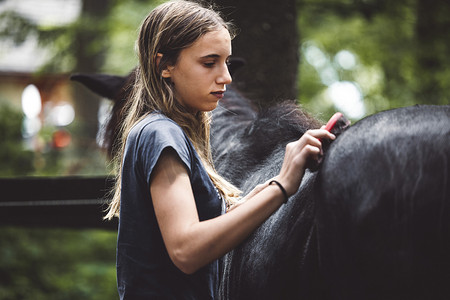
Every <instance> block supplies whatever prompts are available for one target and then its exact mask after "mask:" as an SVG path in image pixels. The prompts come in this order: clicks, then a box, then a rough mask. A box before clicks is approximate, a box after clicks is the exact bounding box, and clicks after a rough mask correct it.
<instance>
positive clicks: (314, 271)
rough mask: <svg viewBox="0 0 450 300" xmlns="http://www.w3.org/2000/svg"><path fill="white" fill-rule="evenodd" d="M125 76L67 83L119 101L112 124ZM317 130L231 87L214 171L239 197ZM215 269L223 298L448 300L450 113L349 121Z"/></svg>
mask: <svg viewBox="0 0 450 300" xmlns="http://www.w3.org/2000/svg"><path fill="white" fill-rule="evenodd" d="M132 77H133V73H130V75H129V76H127V77H117V76H104V75H102V76H100V77H99V76H97V75H78V76H75V77H74V80H78V81H80V82H82V83H83V84H85V85H86V86H88V87H89V88H90V89H91V90H93V91H94V92H96V93H99V94H101V95H103V96H106V97H108V98H111V99H116V105H115V109H114V110H113V119H114V118H120V112H121V106H122V104H120V103H123V101H126V99H127V93H128V91H129V85H128V84H125V83H126V82H127V80H128V82H131V81H132ZM111 79H113V81H114V82H113V83H112V81H111ZM130 80H131V81H130ZM111 83H112V84H111ZM102 90H103V91H107V93H105V92H102ZM110 124H111V122H110ZM320 125H321V124H320V122H318V121H317V120H315V119H314V118H312V117H310V116H309V115H308V114H306V113H305V112H303V111H302V110H300V109H299V108H298V106H297V105H296V104H295V103H294V102H292V101H286V102H284V103H282V104H279V105H276V106H274V107H271V108H269V109H266V110H264V111H259V110H258V109H256V108H255V107H254V106H253V105H252V102H251V101H249V100H248V99H246V98H245V97H243V96H242V95H241V94H240V93H239V92H238V91H236V90H234V89H232V88H231V90H230V89H229V91H228V92H227V94H226V97H225V98H224V99H223V100H222V101H221V104H220V106H219V107H218V108H217V109H216V110H215V111H214V113H213V123H212V130H211V144H212V148H213V157H214V159H215V163H216V168H217V170H218V172H219V173H221V174H222V175H223V176H224V177H226V178H227V179H229V180H230V181H232V182H233V183H234V184H236V185H237V186H239V187H240V188H241V189H242V190H243V191H244V193H246V192H248V191H250V190H251V189H252V188H253V187H254V186H255V185H256V184H258V183H261V182H264V181H266V180H267V179H269V178H271V177H273V176H275V175H276V174H277V173H278V171H279V169H280V167H281V163H282V160H283V157H284V150H285V145H286V144H287V143H288V142H290V141H292V140H295V139H298V138H299V137H300V136H301V135H302V134H303V133H304V132H305V131H306V130H308V129H310V128H318V127H320ZM114 132H115V130H114V126H110V130H109V134H110V136H109V138H110V140H111V138H113V137H114ZM107 133H108V131H107ZM107 146H108V145H107ZM222 266H223V273H222V279H221V285H220V290H219V295H218V297H219V298H220V299H232V300H235V299H449V298H450V288H449V287H448V286H449V285H450V107H449V106H413V107H406V108H400V109H395V110H390V111H385V112H381V113H378V114H375V115H372V116H369V117H367V118H365V119H363V120H361V121H359V122H357V123H355V124H354V125H352V126H351V127H350V128H349V129H348V130H346V131H344V132H343V133H342V134H340V135H339V137H338V138H337V139H336V141H334V142H333V143H332V144H331V145H329V148H327V151H326V152H325V155H324V158H323V162H322V164H321V165H320V166H319V169H318V170H317V171H307V172H306V173H305V176H304V179H303V181H302V184H301V186H300V189H299V191H298V192H297V193H296V194H295V195H293V196H292V197H291V198H290V200H289V202H288V203H287V204H286V205H284V206H282V207H281V208H280V209H279V210H278V211H276V212H275V213H274V214H273V215H272V216H271V217H270V218H269V219H268V220H267V221H266V222H265V223H263V224H262V225H261V226H260V227H259V228H258V229H257V230H256V231H255V232H254V233H253V234H252V235H251V236H250V237H249V238H248V239H247V240H246V241H245V242H244V243H242V244H241V245H240V246H239V247H237V248H236V249H234V250H233V251H232V252H230V253H229V254H227V255H226V256H225V257H224V258H223V263H222Z"/></svg>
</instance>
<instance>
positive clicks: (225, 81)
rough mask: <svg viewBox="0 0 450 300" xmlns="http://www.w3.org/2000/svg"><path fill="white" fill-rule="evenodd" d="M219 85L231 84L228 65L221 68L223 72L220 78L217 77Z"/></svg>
mask: <svg viewBox="0 0 450 300" xmlns="http://www.w3.org/2000/svg"><path fill="white" fill-rule="evenodd" d="M216 81H217V83H219V84H230V83H231V81H232V79H231V75H230V72H229V71H228V65H227V64H224V66H223V67H222V68H221V72H220V74H219V76H217V80H216Z"/></svg>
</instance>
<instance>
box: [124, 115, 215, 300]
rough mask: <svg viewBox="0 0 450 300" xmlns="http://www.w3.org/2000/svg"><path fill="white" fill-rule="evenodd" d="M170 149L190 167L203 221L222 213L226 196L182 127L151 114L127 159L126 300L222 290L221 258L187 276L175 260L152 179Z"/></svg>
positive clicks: (135, 132) (129, 145)
mask: <svg viewBox="0 0 450 300" xmlns="http://www.w3.org/2000/svg"><path fill="white" fill-rule="evenodd" d="M169 147H170V148H172V149H174V150H175V152H176V153H177V154H178V156H179V157H180V159H181V161H182V162H183V163H184V164H185V166H186V169H187V170H188V174H189V178H190V181H191V185H192V190H193V194H194V198H195V203H196V206H197V211H198V215H199V219H200V221H202V220H207V219H211V218H214V217H217V216H219V215H220V214H222V213H223V211H222V207H223V206H222V199H221V197H220V196H219V195H218V193H217V190H216V189H215V187H214V185H213V183H212V181H211V180H210V178H209V176H208V174H207V172H206V170H205V169H204V167H203V165H202V163H201V160H200V158H199V156H198V154H197V152H196V151H195V149H194V147H193V145H192V144H191V142H190V140H189V139H188V137H187V136H186V134H185V133H184V131H183V130H182V129H181V127H179V126H178V125H177V124H176V123H175V122H174V121H172V120H170V119H169V118H167V117H166V116H164V115H162V114H160V113H152V114H149V115H148V116H147V117H145V118H144V119H143V120H142V121H140V122H139V123H138V124H136V125H135V126H134V127H133V129H132V130H131V132H130V134H129V136H128V138H127V142H126V146H125V153H124V157H123V170H122V190H121V205H120V218H119V232H118V241H117V282H118V291H119V295H120V298H121V299H214V294H215V292H216V290H217V285H218V282H219V281H218V279H219V278H218V276H219V274H218V272H219V271H218V262H217V261H214V262H212V263H210V264H208V265H207V266H205V267H203V268H202V269H200V270H199V271H197V272H196V273H194V274H192V275H186V274H184V273H183V272H181V271H180V270H179V269H178V268H177V267H176V266H175V265H174V264H173V263H172V261H171V260H170V258H169V255H168V253H167V251H166V248H165V246H164V242H163V239H162V236H161V232H160V229H159V226H158V223H157V220H156V216H155V212H154V209H153V203H152V198H151V195H150V177H151V174H152V171H153V168H154V167H155V165H156V163H157V161H158V159H159V157H160V155H161V153H162V151H163V150H164V149H166V148H169ZM180 197H183V195H180Z"/></svg>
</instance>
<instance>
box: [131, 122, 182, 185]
mask: <svg viewBox="0 0 450 300" xmlns="http://www.w3.org/2000/svg"><path fill="white" fill-rule="evenodd" d="M138 139H139V142H138V145H139V147H138V148H139V149H138V159H139V160H140V161H141V166H142V168H143V170H142V171H143V173H144V176H145V177H146V181H147V183H150V177H151V174H152V171H153V169H154V167H155V165H156V163H157V162H158V160H159V157H160V156H161V153H162V152H163V150H164V149H166V148H172V149H173V150H175V152H176V153H177V154H178V156H179V158H180V159H181V161H182V162H183V163H184V165H185V166H186V168H187V170H188V172H189V175H190V174H191V152H190V151H189V141H188V139H187V137H186V135H185V134H184V133H183V130H182V129H181V128H180V127H179V126H178V125H176V124H174V123H172V122H171V121H167V120H161V121H156V122H153V123H151V124H147V125H146V126H144V127H143V128H142V130H141V132H140V136H139V138H138Z"/></svg>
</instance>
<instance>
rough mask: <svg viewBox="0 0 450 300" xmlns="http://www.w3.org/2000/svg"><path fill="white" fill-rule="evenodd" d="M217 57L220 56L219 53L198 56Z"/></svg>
mask: <svg viewBox="0 0 450 300" xmlns="http://www.w3.org/2000/svg"><path fill="white" fill-rule="evenodd" d="M219 57H220V55H219V54H208V55H205V56H202V57H200V58H219Z"/></svg>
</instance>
